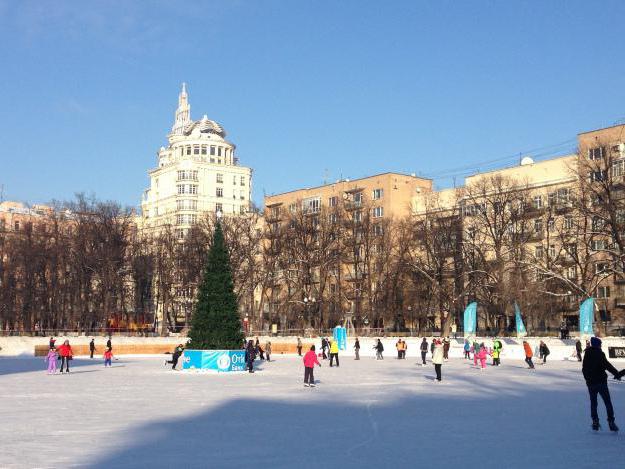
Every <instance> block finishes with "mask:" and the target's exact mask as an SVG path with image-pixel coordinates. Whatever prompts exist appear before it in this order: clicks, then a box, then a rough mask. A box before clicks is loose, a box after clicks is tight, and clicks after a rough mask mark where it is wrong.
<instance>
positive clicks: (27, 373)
mask: <svg viewBox="0 0 625 469" xmlns="http://www.w3.org/2000/svg"><path fill="white" fill-rule="evenodd" d="M275 358H276V360H275V361H273V362H271V363H261V364H260V365H259V369H258V371H257V372H256V373H254V374H248V373H240V374H230V375H226V374H220V375H218V374H203V373H193V372H191V373H187V372H172V371H169V370H168V369H167V368H165V367H164V365H163V359H162V358H122V359H120V360H119V361H115V362H114V363H113V367H112V368H110V369H104V367H103V366H102V360H101V359H98V360H89V359H76V360H73V362H72V366H73V368H72V372H71V374H70V375H65V376H61V375H56V376H48V375H46V373H45V371H44V362H43V359H40V358H38V359H35V358H2V359H0V408H1V409H2V410H1V414H0V415H1V416H2V425H0V445H1V446H0V448H1V451H0V467H2V468H5V467H20V468H22V467H97V468H107V469H109V468H119V467H137V468H139V467H141V468H154V467H177V468H187V467H211V468H213V467H214V468H230V467H232V468H238V467H249V468H258V469H270V468H274V467H277V468H282V467H285V468H309V467H310V468H312V467H314V468H316V469H322V468H331V467H336V468H352V467H354V468H368V467H375V468H378V469H383V468H387V467H401V468H404V469H408V468H415V467H436V466H443V467H449V468H465V467H471V468H478V467H479V468H480V469H484V468H497V469H503V468H511V467H512V468H516V467H518V468H524V469H530V468H542V467H550V468H559V467H563V468H564V467H568V468H571V467H589V468H590V467H597V468H599V467H601V468H623V467H625V452H624V451H623V448H624V445H623V443H624V442H625V436H622V435H613V434H610V433H609V432H608V431H607V425H606V422H605V408H604V407H603V404H602V402H601V401H600V403H599V410H600V416H601V419H602V425H603V428H602V430H601V431H600V432H599V434H593V432H592V431H591V430H590V417H589V404H588V397H587V393H586V387H585V385H584V382H583V379H582V376H581V371H580V368H581V367H580V364H578V363H577V362H572V361H552V362H549V363H548V364H547V365H545V366H542V365H537V366H536V370H528V369H526V367H525V364H524V363H523V362H522V361H518V360H515V361H512V360H504V361H503V366H501V367H499V368H494V367H490V366H489V367H488V368H487V369H486V370H485V371H480V370H478V369H475V368H473V367H472V366H471V365H472V362H470V363H471V365H470V364H469V362H468V361H464V360H462V359H459V358H452V359H451V360H450V361H449V362H447V363H445V364H444V365H443V382H442V383H435V382H434V381H433V375H434V370H433V367H432V365H430V364H428V366H426V367H421V366H417V365H416V359H414V358H410V357H409V359H407V360H401V361H399V360H396V359H394V358H391V357H390V356H389V357H387V358H386V359H385V360H383V361H375V360H374V359H371V358H368V357H367V358H365V359H363V360H361V361H354V360H353V359H352V358H351V356H348V355H347V354H342V355H341V366H340V368H329V367H328V362H327V361H326V362H323V367H322V368H317V369H316V370H315V377H316V379H317V381H318V386H317V388H315V389H309V388H305V387H303V383H302V381H303V367H302V365H301V362H300V360H299V359H298V358H297V357H291V356H277V357H275ZM537 361H538V360H537ZM614 363H615V365H616V366H617V368H619V369H621V368H623V367H625V363H624V362H622V361H621V362H618V361H615V362H614ZM610 391H611V393H612V399H613V402H614V405H615V409H616V420H617V423H619V424H621V427H622V428H623V431H625V383H619V382H613V381H612V380H610Z"/></svg>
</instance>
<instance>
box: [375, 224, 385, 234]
mask: <svg viewBox="0 0 625 469" xmlns="http://www.w3.org/2000/svg"><path fill="white" fill-rule="evenodd" d="M373 234H374V235H375V236H382V235H383V234H384V227H383V226H382V225H379V224H376V225H373Z"/></svg>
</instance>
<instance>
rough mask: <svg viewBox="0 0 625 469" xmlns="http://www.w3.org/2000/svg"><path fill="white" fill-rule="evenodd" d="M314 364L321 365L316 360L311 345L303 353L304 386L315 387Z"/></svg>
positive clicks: (313, 347)
mask: <svg viewBox="0 0 625 469" xmlns="http://www.w3.org/2000/svg"><path fill="white" fill-rule="evenodd" d="M315 365H318V366H321V363H319V360H317V353H316V352H315V346H314V345H311V346H310V350H309V351H308V352H306V355H304V386H306V387H312V388H314V387H315V375H314V370H315Z"/></svg>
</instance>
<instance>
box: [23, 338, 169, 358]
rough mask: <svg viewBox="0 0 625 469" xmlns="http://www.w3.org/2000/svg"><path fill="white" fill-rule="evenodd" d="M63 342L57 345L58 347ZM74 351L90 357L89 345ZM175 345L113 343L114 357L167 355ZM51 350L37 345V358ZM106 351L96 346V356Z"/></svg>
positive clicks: (81, 346)
mask: <svg viewBox="0 0 625 469" xmlns="http://www.w3.org/2000/svg"><path fill="white" fill-rule="evenodd" d="M62 343H63V342H58V341H57V343H56V345H57V347H58V346H60V345H61V344H62ZM70 345H71V347H72V351H73V352H74V355H89V354H90V353H91V352H90V350H89V345H88V344H87V345H83V344H79V345H72V343H71V341H70ZM174 347H175V345H171V344H119V345H117V344H115V343H113V347H112V349H113V355H161V354H165V353H171V352H172V350H173V349H174ZM49 349H50V347H49V345H35V356H36V357H45V356H46V355H47V354H48V350H49ZM105 350H106V345H105V344H96V349H95V352H94V356H102V354H103V353H104V351H105Z"/></svg>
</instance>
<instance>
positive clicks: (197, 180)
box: [141, 83, 252, 238]
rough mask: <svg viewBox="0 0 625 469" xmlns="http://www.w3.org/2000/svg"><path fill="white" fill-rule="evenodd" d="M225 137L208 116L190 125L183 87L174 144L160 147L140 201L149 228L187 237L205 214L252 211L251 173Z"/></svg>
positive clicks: (176, 118) (174, 131)
mask: <svg viewBox="0 0 625 469" xmlns="http://www.w3.org/2000/svg"><path fill="white" fill-rule="evenodd" d="M225 137H226V132H225V131H224V129H223V128H222V127H221V126H220V125H219V124H218V123H217V122H215V121H212V120H210V119H209V118H208V117H206V115H204V117H202V118H201V119H200V120H197V121H193V120H191V105H190V104H189V97H188V95H187V89H186V85H185V84H184V83H183V84H182V91H181V92H180V95H179V97H178V108H177V109H176V115H175V119H174V125H173V126H172V128H171V133H170V134H169V135H168V136H167V140H168V142H169V144H168V145H167V147H166V148H165V147H161V148H160V150H159V151H158V154H157V157H158V166H157V167H156V168H155V169H152V170H150V171H149V172H148V174H149V176H150V188H149V189H147V190H146V191H145V192H144V194H143V200H142V202H141V209H142V216H143V225H144V227H146V228H151V229H155V228H157V227H159V226H162V225H167V224H169V225H172V226H174V227H175V229H176V234H177V236H178V237H180V238H183V237H184V235H185V233H186V230H188V229H189V228H190V227H191V226H192V225H193V224H195V223H196V222H197V221H198V219H199V217H201V216H202V215H203V214H205V213H206V212H213V213H215V212H222V213H223V214H224V215H229V214H234V215H241V214H245V213H246V212H247V211H248V210H249V208H250V201H251V189H252V187H251V186H252V170H251V169H250V168H246V167H244V166H239V161H238V158H237V157H236V156H235V149H236V146H235V145H234V144H232V143H231V142H229V141H227V140H226V139H225Z"/></svg>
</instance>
